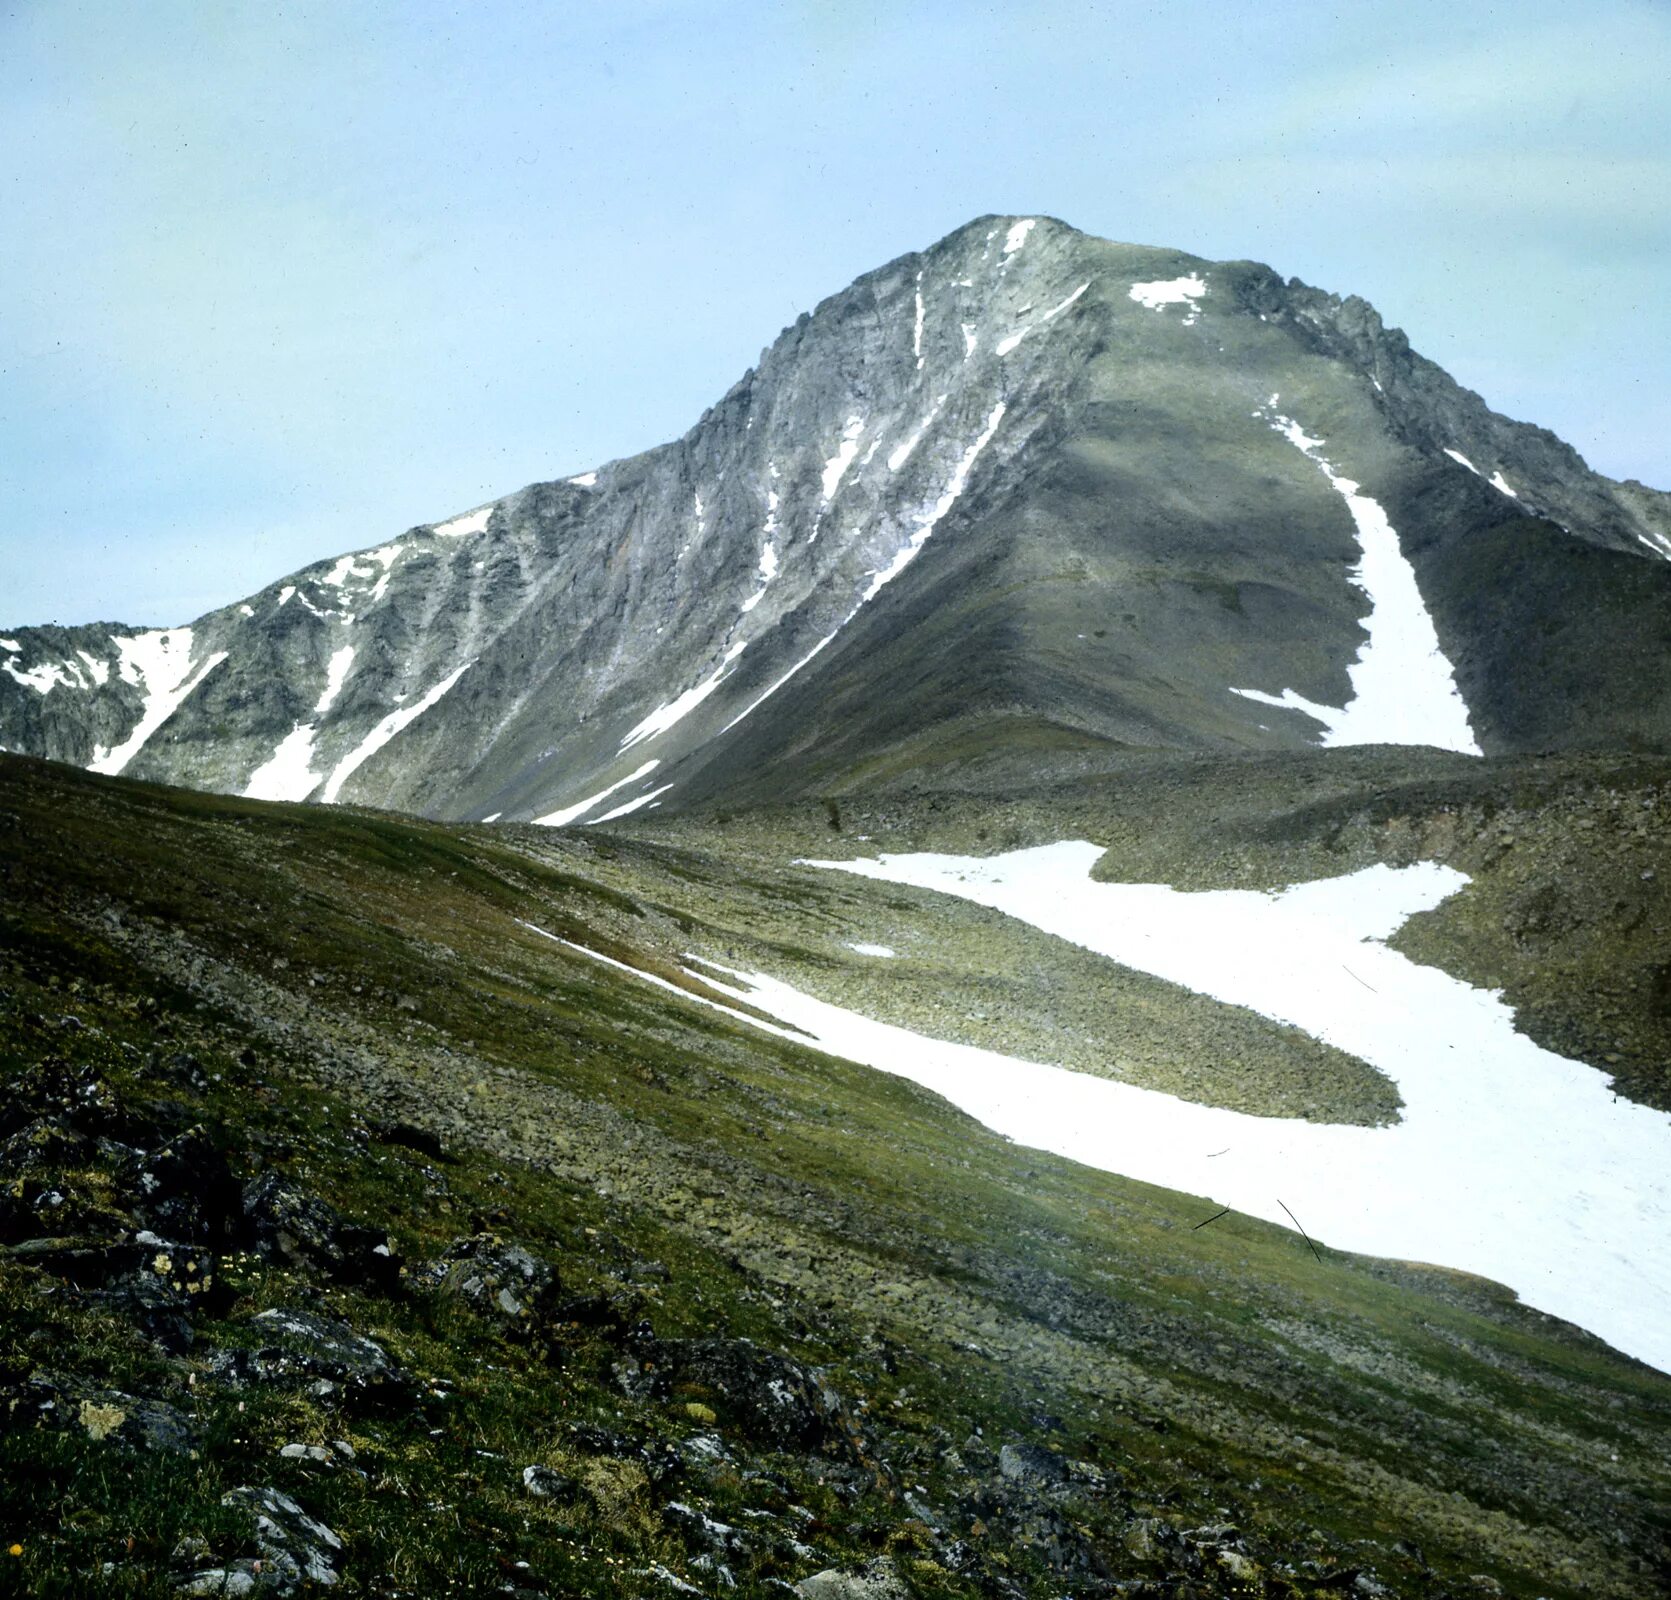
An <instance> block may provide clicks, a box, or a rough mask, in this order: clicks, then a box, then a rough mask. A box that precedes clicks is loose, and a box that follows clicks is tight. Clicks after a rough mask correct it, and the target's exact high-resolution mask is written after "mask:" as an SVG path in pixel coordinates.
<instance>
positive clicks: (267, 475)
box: [0, 0, 1671, 625]
mask: <svg viewBox="0 0 1671 1600" xmlns="http://www.w3.org/2000/svg"><path fill="white" fill-rule="evenodd" d="M1668 83H1671V4H1668V3H1667V0H1591V3H1589V4H1587V5H1585V6H1582V7H1575V6H1572V5H1571V4H1559V5H1557V4H1552V3H1544V0H1517V3H1513V4H1503V5H1485V4H1473V3H1470V0H1446V3H1443V4H1437V3H1430V0H1400V3H1395V4H1379V3H1373V0H1358V3H1354V4H1339V5H1327V4H1288V5H1284V4H1280V3H1274V0H1273V3H1268V4H1266V5H1263V6H1255V5H1249V4H1247V0H1235V3H1222V4H1221V3H1217V0H1197V3H1191V4H1158V5H1136V4H1123V3H1112V4H1100V5H1093V4H1087V3H1082V0H1030V3H1029V0H1015V3H1011V4H1007V5H998V6H974V5H954V4H946V3H931V0H921V3H905V0H901V3H895V4H880V3H877V4H866V3H864V0H851V3H843V4H839V5H834V4H823V3H812V0H806V3H801V4H796V3H790V0H784V3H779V4H770V5H765V4H762V5H752V4H719V3H702V0H609V3H603V0H599V3H597V4H586V5H559V4H550V5H535V4H531V3H523V4H503V3H497V0H474V3H471V4H468V5H442V4H438V3H421V0H403V3H400V4H372V3H354V0H329V3H325V4H286V5H284V6H282V7H280V6H278V5H255V4H250V5H237V6H230V5H225V4H222V3H219V0H216V3H208V0H204V3H200V4H185V3H170V0H149V3H147V4H144V5H133V4H131V3H130V0H87V3H79V4H78V3H75V0H39V3H33V4H11V5H6V4H3V3H0V84H3V86H4V87H3V92H0V241H3V243H0V306H3V307H4V313H3V315H0V625H13V624H23V623H27V622H40V621H48V620H56V621H61V622H79V621H88V620H92V619H95V618H99V619H110V620H121V621H129V622H144V623H173V622H181V621H185V620H188V619H189V618H191V617H193V616H195V615H197V614H198V613H200V612H202V611H204V610H206V609H208V608H210V607H211V606H214V605H218V604H221V603H223V602H226V601H229V600H232V599H235V598H237V597H238V596H240V595H243V594H245V593H246V592H248V591H250V590H253V589H255V588H257V587H258V586H260V585H261V584H263V583H265V582H266V581H268V580H269V579H272V578H274V577H277V576H279V575H280V574H282V573H284V572H286V571H289V570H290V569H292V568H294V567H296V566H299V565H301V564H302V563H303V562H305V561H309V560H313V559H316V558H318V557H321V556H325V555H330V554H336V553H338V552H340V551H343V550H346V549H350V548H353V547H356V546H360V545H365V544H369V543H373V542H376V541H380V540H383V539H385V538H387V537H389V536H390V535H392V534H395V533H398V532H400V531H402V530H404V529H405V528H406V527H408V526H410V525H412V524H414V523H417V522H424V521H430V520H434V519H437V518H440V517H442V516H444V515H446V514H447V513H449V512H453V511H457V510H459V509H461V508H464V507H467V506H470V505H472V504H474V503H477V502H479V501H481V500H483V499H486V498H489V497H491V496H494V495H499V494H504V493H507V492H509V491H510V490H512V489H515V488H518V487H520V486H521V485H522V484H524V483H527V482H531V481H534V480H536V479H540V478H550V477H555V476H558V475H561V474H568V473H575V472H580V471H582V470H584V469H586V468H588V467H591V466H594V465H596V464H597V463H598V462H600V461H602V460H605V459H607V458H609V457H611V456H618V455H625V454H628V453H631V452H633V451H637V450H641V449H644V448H646V447H648V446H650V445H653V444H657V443H659V442H661V441H662V440H664V439H668V438H672V437H674V436H676V435H678V434H680V433H682V432H683V431H684V430H685V429H686V428H688V427H689V426H690V425H691V423H693V422H694V421H695V420H696V418H697V416H698V415H699V414H700V413H701V411H702V410H703V408H704V407H705V406H707V405H709V404H710V403H712V402H713V401H714V400H716V399H717V398H718V397H719V396H720V394H722V393H723V392H724V390H725V389H726V388H727V387H728V386H729V385H730V384H731V383H732V382H733V381H734V380H735V379H736V378H737V377H738V376H739V375H740V374H741V373H742V372H743V370H744V369H745V368H746V367H748V366H749V365H751V364H752V363H753V361H754V360H755V359H756V357H757V355H758V353H759V352H760V350H761V348H762V347H763V346H764V345H766V344H767V343H769V342H770V340H771V339H772V338H773V337H774V336H775V335H776V333H777V332H778V330H779V329H780V328H781V327H782V326H783V325H784V324H785V323H786V322H788V321H790V320H792V319H793V317H794V316H795V315H796V314H797V313H798V312H799V311H802V310H806V309H810V307H811V306H812V305H813V304H814V303H815V302H816V301H817V300H819V299H820V298H822V297H823V296H824V295H827V294H830V293H833V292H834V291H836V290H837V289H840V288H841V287H843V286H844V285H845V284H847V283H848V282H849V281H850V280H851V279H852V278H854V277H855V276H857V275H858V274H859V273H860V272H863V271H866V270H867V269H869V268H871V267H874V266H878V265H880V264H881V263H882V262H883V261H885V260H888V259H889V258H891V257H893V256H895V255H898V254H900V253H902V252H904V251H907V250H912V249H917V248H920V247H922V246H924V245H927V244H929V243H931V242H932V241H933V240H935V239H937V238H939V237H940V236H941V235H943V234H945V233H947V232H949V231H950V230H951V229H953V228H955V227H957V226H958V225H959V224H960V223H962V222H965V221H967V220H968V219H969V218H970V217H973V216H975V215H978V214H979V213H981V212H986V211H1004V212H1009V211H1013V212H1029V213H1030V212H1043V213H1048V214H1050V215H1054V216H1059V217H1062V218H1063V219H1065V220H1066V221H1068V222H1071V223H1073V224H1074V225H1075V226H1077V227H1080V228H1083V229H1085V230H1086V231H1088V232H1091V233H1096V234H1101V235H1103V236H1105V237H1109V238H1115V239H1123V240H1128V241H1132V242H1137V243H1144V244H1160V245H1174V246H1178V247H1180V248H1183V249H1187V250H1192V251H1196V252H1198V253H1200V254H1202V255H1205V256H1210V257H1253V258H1255V259H1259V260H1264V261H1268V262H1269V263H1270V264H1271V265H1272V266H1274V267H1275V268H1276V269H1277V270H1278V271H1280V272H1282V273H1284V274H1295V275H1297V276H1299V277H1302V278H1304V279H1306V280H1307V281H1308V282H1311V283H1315V284H1318V285H1320V286H1321V287H1324V288H1327V289H1331V290H1334V291H1336V292H1338V293H1342V294H1345V293H1358V294H1362V295H1364V296H1366V297H1367V298H1369V299H1370V300H1372V301H1374V302H1375V304H1376V305H1377V306H1378V307H1379V308H1380V310H1381V312H1382V313H1383V315H1384V316H1385V317H1386V318H1387V320H1388V321H1389V322H1391V323H1394V324H1397V325H1398V326H1401V327H1403V328H1404V329H1405V331H1406V332H1407V333H1408V334H1409V335H1410V338H1411V340H1412V342H1413V343H1414V344H1415V346H1416V347H1417V349H1419V350H1421V351H1422V352H1424V353H1425V354H1427V355H1429V356H1431V357H1433V358H1434V359H1435V360H1437V361H1439V362H1440V363H1441V364H1443V365H1444V366H1446V367H1447V368H1448V369H1449V370H1450V371H1451V372H1453V373H1454V374H1455V375H1456V376H1457V377H1458V378H1459V379H1461V380H1462V381H1463V382H1464V383H1467V384H1469V385H1470V386H1472V387H1474V388H1477V389H1478V390H1480V392H1481V393H1482V394H1484V396H1485V397H1486V399H1487V400H1488V401H1489V402H1490V403H1491V404H1492V405H1494V406H1495V407H1497V408H1498V409H1499V410H1502V411H1506V412H1508V413H1509V414H1511V415H1514V416H1519V417H1524V418H1526V419H1528V420H1531V421H1535V422H1539V423H1542V424H1543V425H1545V426H1547V427H1550V428H1553V429H1554V430H1555V431H1556V432H1558V433H1560V434H1561V435H1562V436H1563V437H1564V438H1566V439H1567V440H1569V441H1570V442H1571V443H1572V444H1574V445H1576V446H1577V447H1578V449H1579V450H1580V451H1582V452H1583V454H1584V455H1585V456H1586V457H1587V458H1588V459H1589V460H1590V461H1591V463H1592V464H1593V465H1595V466H1597V467H1599V468H1600V469H1602V470H1603V471H1606V472H1609V473H1612V474H1613V475H1615V476H1620V477H1623V476H1635V477H1639V478H1643V479H1645V480H1646V481H1648V482H1651V483H1655V484H1657V485H1659V486H1661V487H1671V396H1668V392H1667V373H1668V372H1671V296H1668V294H1667V288H1668V278H1671V92H1668V91H1667V88H1666V86H1667V84H1668Z"/></svg>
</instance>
